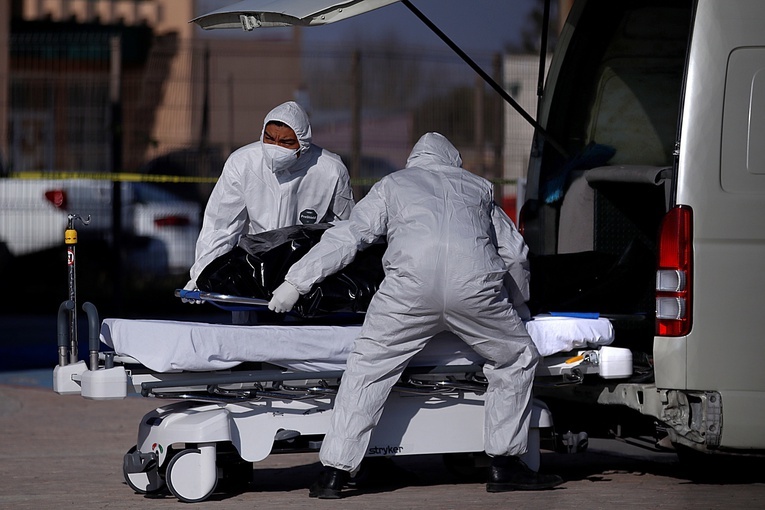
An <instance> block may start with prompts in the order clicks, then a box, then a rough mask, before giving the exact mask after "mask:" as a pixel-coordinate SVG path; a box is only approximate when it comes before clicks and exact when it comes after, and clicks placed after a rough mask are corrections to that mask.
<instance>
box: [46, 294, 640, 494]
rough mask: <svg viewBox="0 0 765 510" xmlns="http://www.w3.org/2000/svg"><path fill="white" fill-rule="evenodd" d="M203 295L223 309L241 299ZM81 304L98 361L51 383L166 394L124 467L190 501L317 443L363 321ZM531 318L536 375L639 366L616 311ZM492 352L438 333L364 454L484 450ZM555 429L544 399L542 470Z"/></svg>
mask: <svg viewBox="0 0 765 510" xmlns="http://www.w3.org/2000/svg"><path fill="white" fill-rule="evenodd" d="M202 298H203V300H208V299H209V300H211V301H216V302H217V304H223V305H225V306H228V305H229V304H230V301H231V300H232V299H233V300H234V301H236V298H230V297H227V296H223V297H221V296H214V297H212V296H209V295H207V296H202ZM66 303H67V302H65V303H64V304H62V307H61V309H60V311H59V327H58V336H59V338H58V340H59V353H60V354H62V351H63V350H65V346H66V345H67V342H68V338H67V331H68V330H67V326H66V321H65V313H63V312H62V310H65V309H66V307H67V306H69V307H71V304H69V305H67V304H66ZM240 304H241V303H240ZM249 305H251V306H256V307H257V306H262V303H260V304H254V305H253V304H252V303H249ZM83 309H84V310H85V312H86V314H87V316H88V326H89V327H88V329H89V331H88V348H89V356H88V359H87V360H81V361H77V362H74V363H71V362H67V359H68V358H67V356H65V355H61V356H59V365H58V366H56V367H55V369H54V390H55V391H56V392H57V393H60V394H63V395H66V394H77V395H81V396H82V397H84V398H88V399H95V400H108V399H120V398H126V397H128V396H129V395H133V394H137V395H141V396H143V397H147V398H157V399H167V400H168V403H167V405H163V406H160V407H158V408H156V409H155V410H153V411H151V412H149V413H148V414H146V415H145V416H144V417H143V418H142V419H141V422H140V424H139V427H138V437H137V441H136V444H135V446H133V447H132V448H130V450H129V451H128V452H127V453H126V454H125V457H124V462H123V474H124V477H125V481H126V482H127V484H128V485H129V486H130V487H131V488H132V489H133V490H134V491H135V492H137V493H140V494H149V493H156V492H159V491H163V490H169V491H170V492H171V493H172V494H173V495H174V496H175V497H177V498H178V499H179V500H181V501H184V502H199V501H204V500H205V499H207V498H208V497H209V496H210V495H212V494H213V493H214V492H215V491H216V488H217V487H218V483H219V481H221V480H226V479H229V478H234V479H235V478H237V477H240V478H244V479H251V478H252V474H253V471H252V467H253V464H252V463H254V462H259V461H262V460H263V459H265V458H266V457H267V456H268V455H269V454H272V453H289V452H305V451H318V449H319V448H320V445H321V441H322V438H323V436H324V434H325V432H326V430H327V428H328V424H329V418H330V416H331V412H332V405H333V402H334V396H335V394H336V393H337V389H338V387H339V385H340V384H341V381H342V373H343V370H344V367H345V360H346V358H347V355H348V352H349V349H350V348H351V345H352V344H353V341H354V339H355V338H356V336H357V335H358V332H359V330H360V328H361V326H358V325H347V326H328V325H305V324H300V323H296V324H291V323H285V324H282V325H253V326H238V325H227V324H208V323H201V322H183V321H163V320H137V319H113V318H107V319H104V320H103V321H100V320H99V318H98V313H97V311H96V310H95V307H94V306H93V305H92V304H90V303H85V304H84V305H83ZM526 326H527V329H528V331H529V333H530V335H531V337H532V339H533V340H534V342H535V344H536V345H537V348H538V350H539V351H540V354H542V355H543V356H544V358H543V362H542V363H540V365H539V368H538V370H537V374H536V375H537V377H538V378H541V379H544V380H546V381H548V382H549V383H550V384H577V383H580V382H581V381H582V380H583V378H584V377H589V376H595V377H605V378H610V379H619V378H626V377H629V376H630V375H631V373H632V358H631V353H630V351H629V349H622V348H618V347H612V346H610V345H609V344H611V343H612V342H613V340H614V331H613V327H612V326H611V323H610V322H609V320H608V319H605V318H589V317H580V316H579V317H567V316H553V315H546V316H537V317H534V318H533V319H532V320H530V321H528V322H527V323H526ZM483 361H484V360H482V359H481V358H480V357H479V356H478V355H477V354H475V353H474V352H473V351H472V350H471V349H470V348H469V347H468V346H467V345H465V344H464V343H463V342H461V341H460V340H459V339H458V338H457V337H455V336H453V335H451V334H447V333H444V334H439V335H437V336H436V337H434V338H433V339H432V340H431V341H430V342H429V344H428V346H427V347H426V349H424V350H423V351H422V352H421V353H419V354H418V355H417V356H415V358H414V359H413V360H412V362H411V363H410V364H409V366H408V368H407V370H406V371H405V372H404V374H403V375H402V377H401V379H400V381H399V382H398V384H396V386H395V387H394V389H393V391H392V392H391V395H390V397H389V399H388V401H387V402H386V405H385V411H384V413H383V415H382V418H381V420H380V422H379V424H378V426H377V427H376V428H375V431H374V433H373V435H372V439H371V441H370V445H369V450H368V453H367V457H393V456H399V455H419V454H436V453H440V454H449V453H477V452H482V451H483V419H484V415H483V402H484V394H485V391H486V381H485V379H484V377H483V375H482V365H483ZM546 429H548V430H551V429H552V416H551V415H550V412H549V410H548V409H547V408H546V406H545V405H544V403H542V402H541V401H536V400H535V401H534V403H533V411H532V418H531V429H530V432H529V451H528V453H527V454H526V455H525V456H524V460H525V461H526V463H527V464H528V465H529V466H530V467H531V468H532V469H538V467H539V459H540V457H539V449H540V434H541V432H542V431H543V430H546Z"/></svg>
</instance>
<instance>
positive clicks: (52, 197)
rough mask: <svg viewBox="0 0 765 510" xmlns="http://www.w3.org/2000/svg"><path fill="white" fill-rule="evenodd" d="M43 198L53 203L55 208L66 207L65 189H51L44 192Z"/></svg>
mask: <svg viewBox="0 0 765 510" xmlns="http://www.w3.org/2000/svg"><path fill="white" fill-rule="evenodd" d="M45 200H47V201H48V202H50V203H51V204H53V207H55V208H56V209H66V191H64V190H62V189H51V190H48V191H46V192H45Z"/></svg>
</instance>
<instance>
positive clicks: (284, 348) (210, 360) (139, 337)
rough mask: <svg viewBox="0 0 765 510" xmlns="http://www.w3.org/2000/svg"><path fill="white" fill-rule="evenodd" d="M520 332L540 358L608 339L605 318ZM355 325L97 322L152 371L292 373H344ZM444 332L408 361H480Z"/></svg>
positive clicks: (118, 348) (551, 320)
mask: <svg viewBox="0 0 765 510" xmlns="http://www.w3.org/2000/svg"><path fill="white" fill-rule="evenodd" d="M526 329H527V330H528V332H529V335H530V336H531V339H532V340H533V341H534V343H535V344H536V346H537V349H538V350H539V353H540V354H541V355H542V356H549V355H551V354H555V353H558V352H568V351H571V350H574V349H580V348H588V347H589V348H594V347H597V346H600V345H608V344H610V343H611V342H612V341H613V338H614V330H613V326H612V325H611V322H610V321H608V320H607V319H604V318H597V319H583V318H574V317H557V316H556V317H553V316H536V317H534V318H533V319H532V320H530V321H528V322H526ZM360 330H361V326H307V325H278V326H270V325H255V326H240V325H226V324H208V323H202V322H182V321H165V320H143V319H104V320H103V322H102V324H101V341H102V342H103V343H104V344H106V345H107V346H109V347H110V348H111V349H113V350H114V352H115V353H116V354H119V355H123V356H129V357H131V358H133V359H135V360H136V361H138V362H139V363H141V364H142V365H144V366H146V367H147V368H149V369H150V370H152V371H155V372H177V371H209V370H225V369H229V368H233V367H235V366H237V365H239V364H241V363H243V362H268V363H272V364H274V365H278V366H282V367H285V368H288V369H291V370H296V371H319V370H343V369H344V368H345V361H346V359H347V358H348V353H349V352H350V350H351V346H352V345H353V342H354V340H355V339H356V336H357V335H358V334H359V331H360ZM482 362H483V359H482V358H481V357H480V356H479V355H478V354H476V353H475V352H474V351H473V350H472V349H471V348H470V347H469V346H468V345H467V344H465V343H464V342H462V341H461V340H460V339H459V338H457V337H456V336H455V335H453V334H451V333H441V334H439V335H436V336H435V337H434V338H433V339H432V340H431V341H430V342H428V345H427V346H426V347H425V349H424V350H423V351H422V352H420V353H418V354H417V356H415V358H414V359H413V360H412V362H411V365H412V366H443V365H459V364H463V365H464V364H471V363H482Z"/></svg>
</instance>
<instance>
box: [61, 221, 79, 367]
mask: <svg viewBox="0 0 765 510" xmlns="http://www.w3.org/2000/svg"><path fill="white" fill-rule="evenodd" d="M75 218H76V215H74V214H70V215H69V216H68V222H67V225H66V231H65V232H64V244H66V264H67V270H68V274H67V282H68V284H69V295H68V296H67V297H68V298H69V301H70V302H71V303H72V308H71V309H70V310H69V363H77V356H78V351H77V255H76V253H77V231H76V230H75V229H74V219H75Z"/></svg>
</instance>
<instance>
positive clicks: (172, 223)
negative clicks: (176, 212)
mask: <svg viewBox="0 0 765 510" xmlns="http://www.w3.org/2000/svg"><path fill="white" fill-rule="evenodd" d="M190 224H191V221H190V220H189V218H188V217H186V216H163V217H161V218H155V219H154V225H156V226H157V227H186V226H188V225H190Z"/></svg>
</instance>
